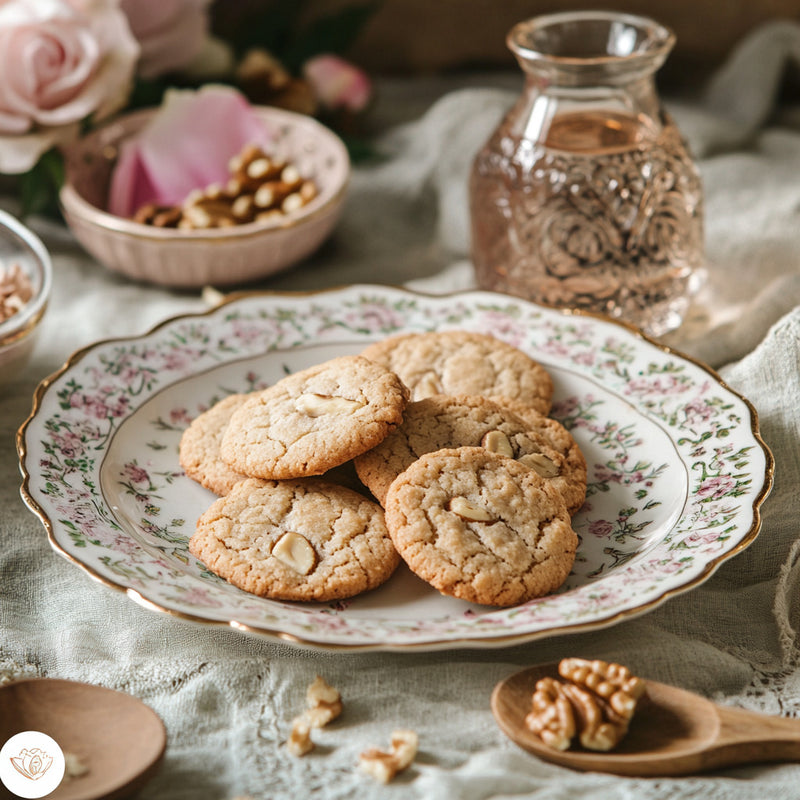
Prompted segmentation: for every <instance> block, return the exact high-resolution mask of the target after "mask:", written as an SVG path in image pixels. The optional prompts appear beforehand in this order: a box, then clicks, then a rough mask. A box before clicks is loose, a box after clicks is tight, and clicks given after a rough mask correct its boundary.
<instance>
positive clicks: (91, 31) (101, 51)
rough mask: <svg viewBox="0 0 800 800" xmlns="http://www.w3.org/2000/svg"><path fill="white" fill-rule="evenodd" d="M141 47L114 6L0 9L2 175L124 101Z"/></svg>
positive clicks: (47, 1) (14, 0)
mask: <svg viewBox="0 0 800 800" xmlns="http://www.w3.org/2000/svg"><path fill="white" fill-rule="evenodd" d="M138 54H139V48H138V45H137V44H136V40H135V39H134V38H133V36H132V35H131V32H130V29H129V27H128V23H127V20H126V18H125V15H124V14H123V13H122V12H121V11H120V10H119V8H118V7H117V3H116V2H114V0H36V2H30V0H5V2H3V3H0V172H5V173H19V172H25V171H27V170H29V169H30V168H31V167H32V166H33V165H34V164H35V163H36V161H37V160H38V158H39V156H40V155H41V154H42V153H43V152H44V151H45V150H47V149H49V148H50V147H52V146H53V145H56V144H62V143H64V142H66V141H68V140H69V139H71V138H73V137H74V136H76V135H77V133H78V130H79V125H80V122H81V120H83V119H85V118H87V117H92V118H94V119H102V118H103V117H105V116H108V115H109V114H111V113H113V112H114V111H116V110H117V109H119V108H120V107H121V106H123V105H124V104H125V102H126V100H127V99H128V94H129V92H130V87H131V79H132V77H133V70H134V66H135V63H136V59H137V57H138Z"/></svg>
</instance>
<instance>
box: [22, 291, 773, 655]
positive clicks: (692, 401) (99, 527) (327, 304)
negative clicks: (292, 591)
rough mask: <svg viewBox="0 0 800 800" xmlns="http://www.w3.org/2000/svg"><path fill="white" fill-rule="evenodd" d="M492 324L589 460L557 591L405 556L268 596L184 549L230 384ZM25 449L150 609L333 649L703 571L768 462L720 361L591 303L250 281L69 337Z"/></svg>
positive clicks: (598, 601) (545, 623) (570, 619)
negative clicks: (353, 585)
mask: <svg viewBox="0 0 800 800" xmlns="http://www.w3.org/2000/svg"><path fill="white" fill-rule="evenodd" d="M449 328H462V329H467V330H473V331H481V332H486V333H491V334H493V335H494V336H496V337H498V338H500V339H502V340H504V341H506V342H509V343H511V344H513V345H515V346H517V347H519V348H521V349H522V350H524V351H526V352H528V353H529V354H531V355H532V356H533V357H534V358H536V359H537V360H538V361H539V362H540V363H541V364H543V365H544V366H545V367H546V368H547V369H548V370H549V371H550V373H551V374H552V376H553V380H554V383H555V397H554V406H553V412H552V414H553V416H555V417H556V418H558V419H559V420H560V421H561V422H562V423H563V424H564V425H565V426H566V427H567V428H569V429H570V430H571V432H572V434H573V436H574V437H575V439H576V440H577V441H578V443H579V444H580V446H581V447H582V449H583V452H584V453H585V455H586V459H587V462H588V466H589V483H588V491H587V499H586V503H585V505H584V507H583V508H582V509H581V511H580V512H579V513H578V514H577V515H576V516H575V518H574V527H575V529H576V531H577V532H578V534H579V536H580V545H579V549H578V555H577V558H576V561H575V566H574V569H573V571H572V574H571V575H570V576H569V578H568V580H567V581H566V583H565V585H564V586H563V587H562V589H561V590H560V591H559V592H558V593H556V594H554V595H551V596H548V597H543V598H540V599H538V600H533V601H531V602H528V603H525V604H524V605H519V606H515V607H512V608H504V609H497V608H491V607H482V606H477V605H472V604H469V603H466V602H462V601H458V600H455V599H452V598H447V597H444V596H442V595H440V594H439V593H438V592H437V591H435V590H434V589H432V588H430V587H429V586H428V585H427V584H425V583H424V582H422V581H421V580H420V579H418V578H416V577H415V576H414V575H413V574H412V573H411V572H410V571H409V570H408V569H407V568H406V567H405V565H401V567H400V568H399V569H398V571H397V572H396V573H395V574H394V576H393V577H392V578H391V579H390V580H389V582H388V583H386V584H385V585H384V586H382V587H380V588H378V589H376V590H373V591H372V592H369V593H366V594H364V595H361V596H359V597H356V598H353V599H352V600H348V601H339V602H336V603H330V604H313V605H308V604H300V603H290V602H279V601H273V600H267V599H263V598H259V597H256V596H254V595H250V594H248V593H246V592H244V591H241V590H239V589H237V588H235V587H233V586H231V585H229V584H228V583H226V582H225V581H224V580H222V579H220V578H218V577H217V576H216V575H213V574H212V573H210V572H209V571H208V570H207V569H205V567H204V566H203V565H202V564H201V563H199V562H198V561H197V560H196V559H195V558H194V557H193V556H192V555H191V554H190V553H189V551H188V548H187V543H188V540H189V537H190V536H191V535H192V533H193V531H194V526H195V522H196V520H197V517H198V516H199V515H200V514H201V513H202V512H203V511H205V509H206V508H207V507H208V506H209V505H210V504H211V502H213V500H214V496H213V495H212V494H211V493H210V492H208V491H207V490H205V489H203V488H202V487H200V486H198V485H197V484H195V483H194V482H192V481H191V480H190V479H188V478H187V477H186V476H185V475H184V474H183V473H182V471H181V468H180V466H179V464H178V443H179V440H180V437H181V434H182V432H183V430H184V429H185V428H186V426H187V425H188V424H189V422H190V421H191V419H192V418H193V417H195V416H196V415H197V414H199V413H200V412H202V411H203V410H204V409H207V408H208V407H209V406H211V405H212V404H213V403H214V402H216V401H218V400H219V399H221V398H222V397H224V396H225V395H227V394H229V393H231V392H243V391H249V390H253V389H256V388H259V387H265V386H267V385H269V384H272V383H274V382H275V381H277V380H279V379H280V378H281V377H282V376H284V375H286V374H287V373H290V372H293V371H295V370H298V369H302V368H305V367H308V366H311V365H312V364H316V363H319V362H321V361H324V360H326V359H328V358H331V357H333V356H336V355H343V354H347V353H357V352H359V351H360V350H361V349H362V348H363V347H364V346H366V344H367V343H369V342H372V341H375V340H377V339H380V338H383V337H386V336H389V335H391V334H394V333H398V332H407V331H428V330H443V329H449ZM17 447H18V451H19V455H20V461H21V467H22V472H23V475H24V484H23V496H24V497H25V499H26V502H27V503H28V505H29V506H30V508H31V509H32V510H33V511H34V512H35V513H36V514H38V516H39V517H40V518H41V520H42V522H43V523H44V526H45V528H46V529H47V532H48V535H49V537H50V541H51V543H52V545H53V547H54V548H55V549H56V550H57V551H58V552H59V553H61V554H62V555H64V556H65V557H67V558H68V559H69V560H71V561H73V562H74V563H77V564H79V565H80V566H81V567H82V568H83V569H84V570H85V571H86V572H88V573H89V574H90V575H91V576H93V577H94V578H97V579H99V580H101V581H102V582H104V583H106V584H107V585H110V586H113V587H115V588H117V589H121V590H123V591H125V592H127V593H128V595H129V596H130V597H131V598H132V599H134V600H135V601H137V602H140V603H142V604H143V605H145V606H146V607H147V608H150V609H158V610H161V611H164V612H167V613H170V614H173V615H176V616H178V617H181V618H186V619H191V620H194V621H200V622H205V623H211V624H222V625H230V626H233V627H234V628H237V629H239V630H241V631H245V632H249V633H255V634H262V635H266V636H270V637H274V638H278V639H281V640H284V641H289V642H292V643H296V644H300V645H306V646H315V647H325V648H334V649H337V648H338V649H362V650H367V649H383V650H392V649H398V650H406V649H436V648H447V647H462V646H470V647H479V646H480V647H491V646H506V645H510V644H517V643H520V642H523V641H528V640H532V639H536V638H539V637H543V636H550V635H555V634H562V633H566V632H572V631H584V630H588V629H591V628H597V627H601V626H606V625H610V624H612V623H615V622H617V621H619V620H622V619H625V618H628V617H631V616H633V615H635V614H639V613H642V612H644V611H647V610H649V609H651V608H653V607H655V606H656V605H658V604H659V603H661V602H663V601H664V600H665V599H667V598H668V597H670V596H671V595H673V594H675V593H677V592H681V591H685V590H688V589H690V588H692V587H694V586H697V585H698V584H699V583H700V582H701V581H703V580H705V579H706V578H708V577H709V575H711V573H712V572H713V571H714V570H715V568H716V567H718V566H719V564H720V563H721V562H722V561H724V560H725V559H726V558H728V557H730V556H733V555H735V554H736V553H738V552H739V551H741V550H742V549H743V548H745V547H746V546H747V545H749V544H750V543H751V542H752V541H753V540H754V538H755V537H756V535H757V533H758V529H759V524H760V518H759V508H760V505H761V503H762V501H763V500H764V498H765V497H766V495H767V493H768V491H769V489H770V487H771V482H772V469H773V462H772V456H771V454H770V452H769V450H768V449H767V448H766V446H765V445H764V443H763V441H762V440H761V438H760V436H759V433H758V423H757V418H756V415H755V412H754V410H753V408H752V407H751V406H750V404H749V403H748V402H747V401H746V400H744V399H743V398H742V397H740V396H739V395H737V394H736V393H734V392H733V391H731V390H730V389H729V388H727V387H726V386H725V385H724V384H723V383H722V382H721V381H720V379H719V378H718V377H717V376H716V375H715V374H714V373H712V372H711V371H710V370H709V369H707V368H705V367H703V366H702V365H700V364H697V363H694V362H692V361H689V360H687V359H686V358H684V357H682V356H680V355H678V354H676V353H674V352H672V351H670V350H667V349H665V348H663V347H661V346H658V345H656V344H655V343H653V342H652V341H649V340H648V339H646V338H645V337H643V336H642V335H641V334H639V333H638V332H636V331H635V330H633V329H631V328H628V327H625V326H622V325H620V324H618V323H614V322H609V321H606V320H603V319H600V318H598V317H594V316H588V315H582V314H579V315H575V314H568V313H564V312H559V311H553V310H549V309H545V308H541V307H539V306H535V305H532V304H529V303H526V302H523V301H520V300H517V299H513V298H510V297H506V296H504V295H500V294H493V293H484V292H470V293H464V294H457V295H448V296H438V297H434V296H425V295H420V294H412V293H410V292H407V291H403V290H399V289H392V288H386V287H379V286H350V287H346V288H343V289H337V290H332V291H328V292H322V293H319V294H297V295H283V294H247V295H239V296H235V297H232V298H230V299H229V300H228V301H227V302H225V303H224V304H222V305H220V306H218V307H216V308H214V309H213V310H211V311H209V312H208V313H206V314H201V315H193V316H184V317H178V318H175V319H171V320H168V321H166V322H165V323H163V324H162V325H160V326H158V327H157V328H156V329H154V330H153V331H151V332H150V333H148V334H145V335H144V336H140V337H136V338H131V339H118V340H109V341H103V342H99V343H97V344H95V345H93V346H91V347H89V348H87V349H85V350H82V351H80V352H78V353H76V354H75V355H74V356H73V357H72V358H71V359H70V361H69V362H68V363H67V364H66V365H65V367H64V368H63V369H62V370H60V371H59V372H58V373H56V374H55V375H53V376H51V377H50V378H48V379H47V380H46V381H44V382H43V383H42V384H41V385H40V387H39V388H38V390H37V392H36V395H35V398H34V407H33V412H32V414H31V416H30V417H29V418H28V420H27V421H26V422H25V424H24V425H23V427H22V428H21V429H20V432H19V435H18V442H17Z"/></svg>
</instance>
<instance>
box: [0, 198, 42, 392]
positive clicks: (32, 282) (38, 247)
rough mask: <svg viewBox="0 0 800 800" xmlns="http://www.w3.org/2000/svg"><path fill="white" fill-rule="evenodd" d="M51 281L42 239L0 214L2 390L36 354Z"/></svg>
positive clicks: (0, 376) (9, 216)
mask: <svg viewBox="0 0 800 800" xmlns="http://www.w3.org/2000/svg"><path fill="white" fill-rule="evenodd" d="M52 280H53V266H52V262H51V260H50V254H49V253H48V252H47V249H46V248H45V246H44V245H43V244H42V242H41V240H40V239H39V237H38V236H36V235H35V234H34V233H33V232H32V231H31V230H29V229H28V228H27V227H25V225H23V224H22V223H21V222H19V221H18V220H17V219H16V218H15V217H13V216H11V214H8V213H6V212H5V211H0V391H2V390H3V386H4V385H5V384H7V383H9V382H10V381H11V380H12V379H13V378H14V377H15V376H16V375H17V373H18V372H19V371H20V370H21V369H22V368H23V367H24V366H25V364H26V362H27V360H28V358H29V356H30V354H31V352H32V351H33V346H34V344H35V341H36V337H37V333H38V331H39V327H40V323H41V321H42V317H43V316H44V313H45V310H46V308H47V303H48V300H49V298H50V287H51V284H52Z"/></svg>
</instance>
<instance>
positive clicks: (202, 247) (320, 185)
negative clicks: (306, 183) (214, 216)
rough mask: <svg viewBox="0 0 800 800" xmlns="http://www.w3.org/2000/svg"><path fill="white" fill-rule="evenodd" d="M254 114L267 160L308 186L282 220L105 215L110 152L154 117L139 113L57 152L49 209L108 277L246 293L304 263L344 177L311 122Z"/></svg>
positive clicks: (326, 135)
mask: <svg viewBox="0 0 800 800" xmlns="http://www.w3.org/2000/svg"><path fill="white" fill-rule="evenodd" d="M255 111H256V113H257V114H258V115H259V116H260V117H261V118H262V119H263V120H264V122H265V123H266V124H267V125H268V126H269V127H270V129H272V130H274V132H275V140H274V141H273V143H272V154H273V156H274V157H275V159H276V160H280V161H284V162H286V163H289V164H291V165H293V167H295V168H296V170H297V171H298V172H299V173H300V175H301V176H303V178H307V179H309V180H310V181H313V184H314V189H315V191H314V196H313V197H310V199H308V201H307V202H304V203H303V204H302V205H299V206H298V207H292V208H288V209H287V210H286V213H281V214H270V215H263V216H262V217H261V218H260V219H254V220H253V221H249V222H246V223H244V224H236V225H230V226H223V227H219V226H214V227H176V226H169V227H167V226H164V227H161V226H158V225H153V224H149V223H147V222H145V221H141V219H140V220H136V219H128V218H124V217H121V216H116V215H114V214H111V213H109V212H108V211H107V210H106V209H107V203H108V193H109V185H110V180H111V174H112V170H113V167H114V163H115V160H116V158H117V155H118V152H119V147H120V145H121V143H122V142H123V141H124V140H125V139H127V138H129V137H132V136H135V135H136V134H137V133H138V132H139V131H141V130H142V129H143V128H144V127H145V126H146V125H147V123H148V122H149V121H150V120H151V119H152V117H153V115H154V114H155V113H156V112H155V111H154V110H149V109H148V110H144V111H137V112H133V113H130V114H126V115H123V116H122V117H120V118H118V119H117V120H115V121H114V122H111V123H109V124H108V125H106V126H104V127H102V128H99V129H97V130H96V131H93V132H92V133H90V134H88V135H87V136H85V137H84V138H83V139H81V140H80V141H79V142H78V143H77V144H76V145H74V146H73V147H71V148H70V149H69V151H68V152H67V155H66V181H65V184H64V186H63V188H62V189H61V193H60V196H59V199H60V202H61V207H62V211H63V213H64V218H65V219H66V221H67V224H68V225H69V227H70V228H71V230H72V232H73V233H74V235H75V237H76V238H77V239H78V241H79V242H80V243H81V244H82V245H83V246H84V248H85V249H86V250H87V251H88V252H89V253H90V254H91V255H93V256H94V257H95V258H96V259H97V260H98V261H99V262H100V263H101V264H103V265H104V266H106V267H108V268H109V269H111V270H113V271H115V272H120V273H122V274H124V275H127V276H128V277H130V278H134V279H136V280H142V281H146V282H149V283H155V284H160V285H164V286H171V287H176V288H198V287H202V286H207V285H212V286H230V285H235V284H242V283H247V282H251V281H255V280H258V279H261V278H265V277H267V276H269V275H271V274H273V273H276V272H280V271H282V270H284V269H287V268H289V267H291V266H293V265H295V264H297V263H298V262H300V261H302V260H303V259H305V258H306V257H308V256H310V255H311V254H312V253H313V252H314V251H315V250H317V248H318V247H319V246H320V245H321V244H322V242H323V241H324V240H325V239H326V238H327V237H328V236H329V235H330V233H331V232H332V231H333V229H334V227H335V225H336V222H337V221H338V219H339V216H340V214H341V210H342V206H343V204H344V198H345V192H346V189H347V184H348V181H349V176H350V160H349V157H348V154H347V149H346V148H345V146H344V144H343V143H342V141H341V140H340V139H339V137H338V136H336V134H334V133H333V132H332V131H330V130H329V129H328V128H326V127H325V126H324V125H321V124H320V123H319V122H317V121H316V120H315V119H313V118H311V117H308V116H304V115H302V114H296V113H294V112H291V111H285V110H283V109H278V108H270V107H258V108H256V109H255Z"/></svg>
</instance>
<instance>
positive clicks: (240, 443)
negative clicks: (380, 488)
mask: <svg viewBox="0 0 800 800" xmlns="http://www.w3.org/2000/svg"><path fill="white" fill-rule="evenodd" d="M407 402H408V389H407V388H406V387H405V386H404V385H403V383H402V382H401V381H400V379H399V378H398V377H397V375H395V374H394V373H393V372H390V371H389V370H388V369H386V368H385V367H383V366H381V365H379V364H375V363H373V362H371V361H368V360H367V359H365V358H362V357H361V356H341V357H339V358H334V359H331V360H330V361H326V362H324V363H322V364H318V365H316V366H314V367H310V368H308V369H305V370H302V371H301V372H296V373H294V374H292V375H288V376H287V377H285V378H283V379H282V380H280V381H278V382H277V383H276V384H274V385H273V386H270V387H269V388H268V389H265V390H264V391H263V392H259V393H258V394H257V395H256V396H255V397H252V398H250V399H248V401H247V402H246V403H244V404H243V405H242V407H241V408H239V409H238V410H237V411H236V412H234V414H233V416H232V417H231V420H230V422H229V424H228V427H227V429H226V431H225V434H224V436H223V439H222V443H221V446H220V452H221V456H222V458H223V459H224V461H225V462H226V463H227V464H228V465H229V466H231V467H232V468H233V469H235V470H236V471H238V472H241V473H243V474H245V475H248V476H250V477H257V478H267V479H276V478H298V477H305V476H309V475H321V474H322V473H323V472H325V471H327V470H329V469H331V468H333V467H335V466H338V465H339V464H343V463H344V462H346V461H348V460H350V459H351V458H353V457H355V456H357V455H359V454H360V453H363V452H364V451H365V450H369V449H370V448H371V447H374V446H375V445H376V444H378V442H380V441H381V440H382V439H383V438H384V437H385V436H386V435H387V433H389V431H390V430H392V429H393V428H394V427H395V426H397V425H399V424H400V422H402V419H403V410H404V409H405V406H406V403H407Z"/></svg>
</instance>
